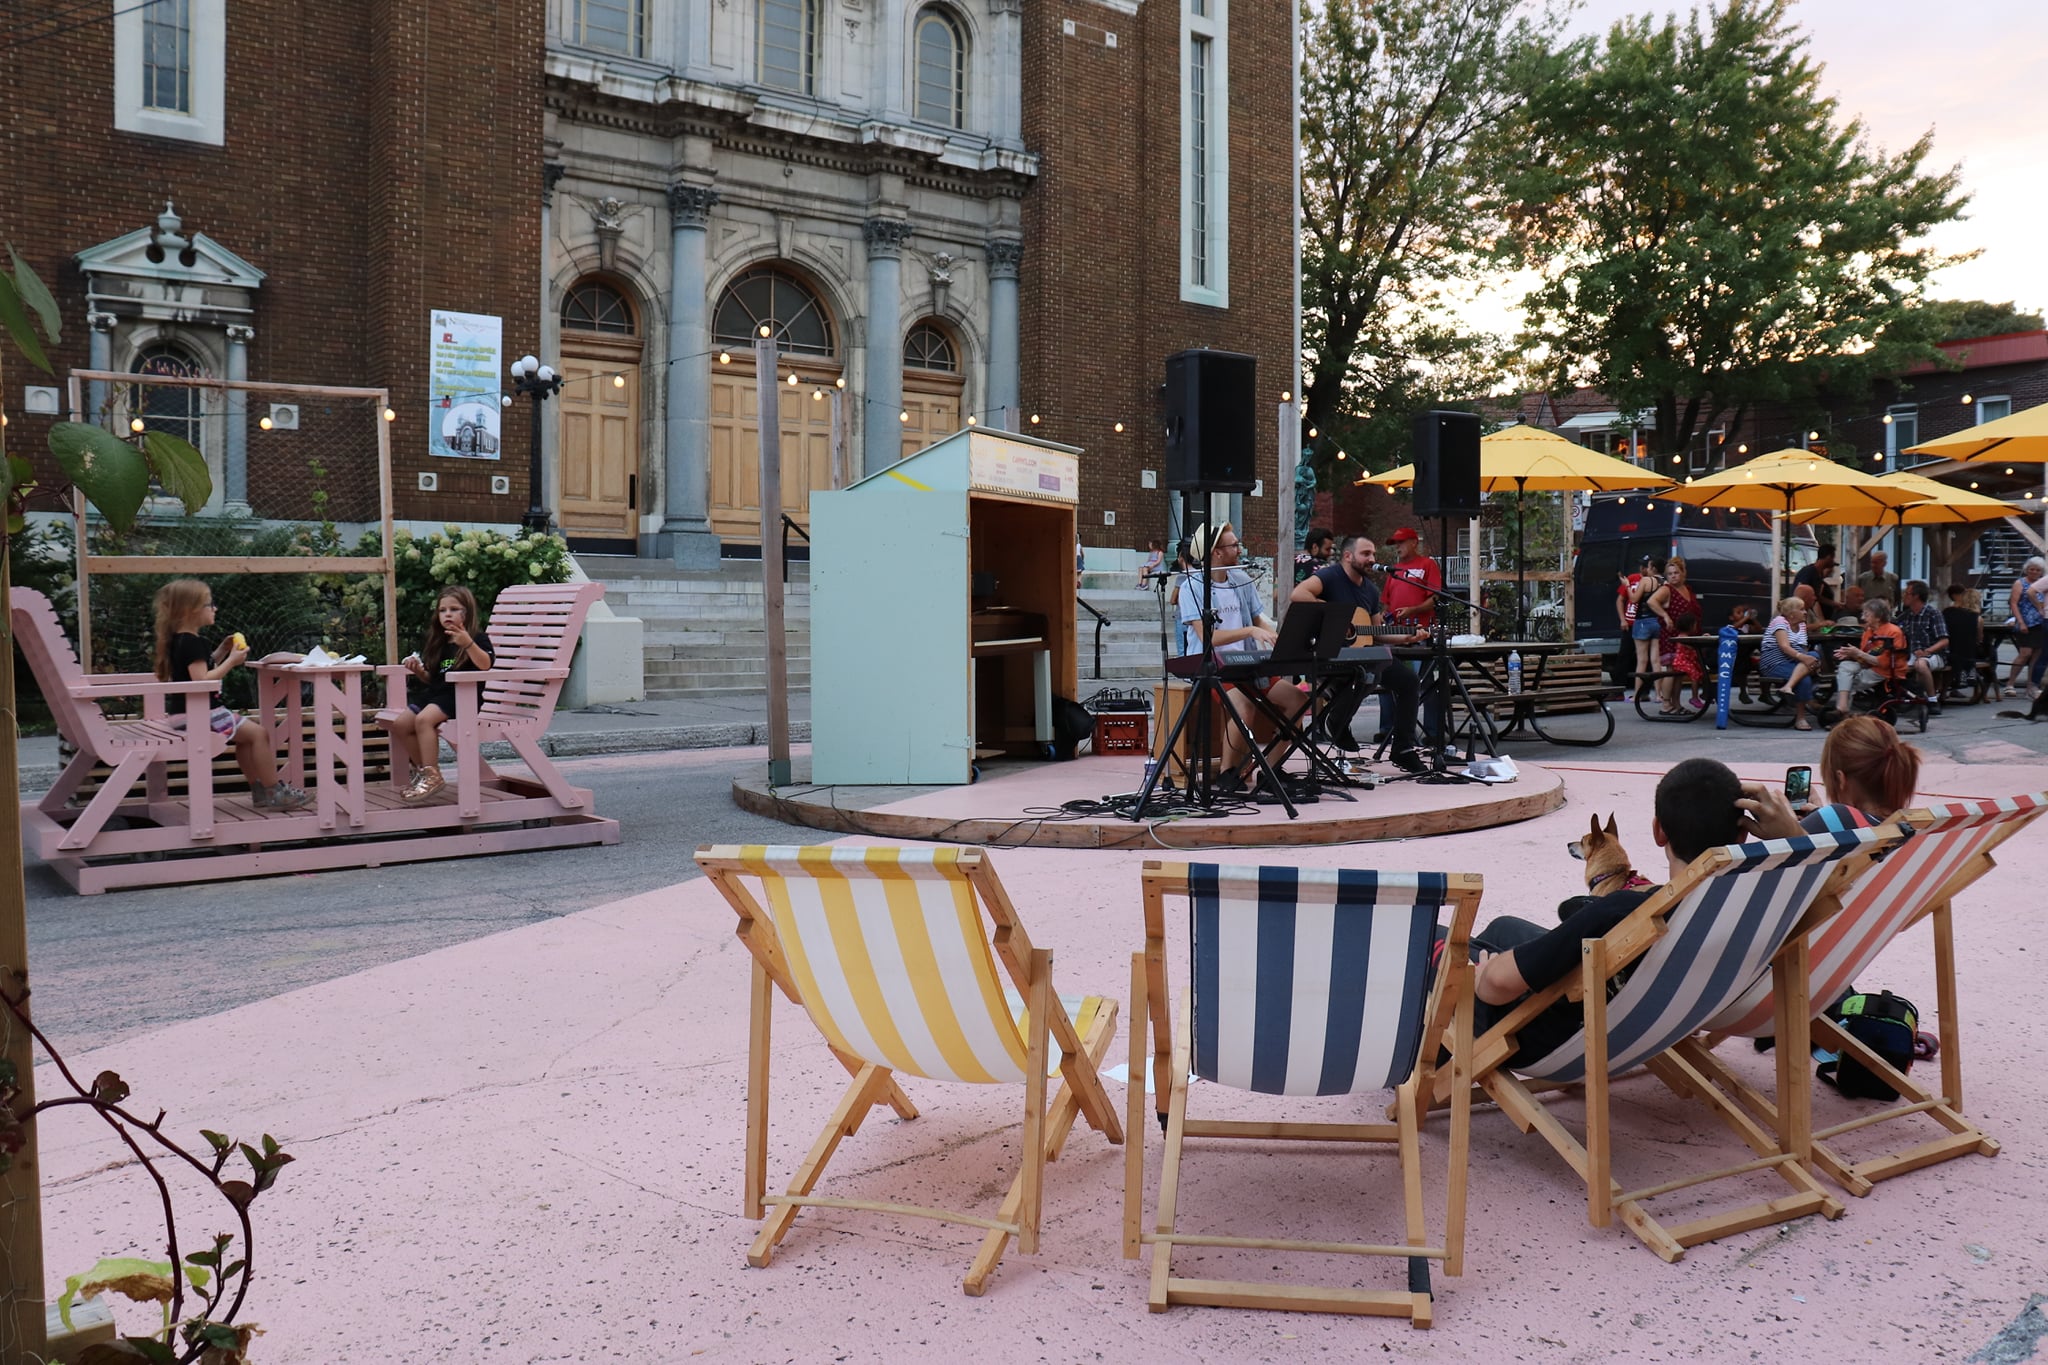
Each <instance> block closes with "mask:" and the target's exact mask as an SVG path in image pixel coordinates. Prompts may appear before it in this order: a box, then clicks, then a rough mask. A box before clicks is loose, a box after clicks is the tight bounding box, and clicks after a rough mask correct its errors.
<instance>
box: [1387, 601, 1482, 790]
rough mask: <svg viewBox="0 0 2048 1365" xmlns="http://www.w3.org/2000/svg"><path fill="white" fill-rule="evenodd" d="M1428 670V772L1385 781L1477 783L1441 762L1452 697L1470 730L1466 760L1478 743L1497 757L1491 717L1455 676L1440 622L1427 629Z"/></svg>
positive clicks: (1475, 609) (1466, 605)
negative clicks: (1431, 727) (1432, 710)
mask: <svg viewBox="0 0 2048 1365" xmlns="http://www.w3.org/2000/svg"><path fill="white" fill-rule="evenodd" d="M1403 581H1405V582H1406V583H1407V584H1408V586H1410V587H1412V588H1419V589H1421V590H1422V591H1423V592H1426V593H1428V594H1429V595H1430V596H1431V597H1433V598H1439V599H1441V600H1442V601H1444V602H1446V603H1450V604H1452V605H1454V606H1460V607H1464V608H1465V609H1467V610H1468V611H1471V612H1475V613H1477V614H1478V615H1480V616H1483V617H1494V616H1498V615H1500V613H1499V612H1496V611H1494V610H1492V609H1491V608H1488V607H1481V606H1476V605H1474V604H1473V603H1470V602H1466V601H1464V600H1463V599H1462V598H1459V597H1455V596H1453V595H1452V594H1450V593H1448V592H1445V591H1444V590H1443V589H1441V588H1432V587H1430V586H1429V585H1428V584H1427V583H1417V582H1416V581H1415V580H1413V579H1405V580H1403ZM1428 669H1429V671H1430V673H1431V675H1432V676H1431V681H1432V682H1433V684H1434V686H1435V689H1436V711H1437V735H1436V738H1435V739H1434V740H1433V741H1432V742H1431V743H1430V744H1429V745H1428V752H1429V771H1428V772H1424V773H1416V774H1414V775H1413V777H1412V778H1409V777H1394V778H1389V779H1387V780H1388V781H1390V782H1405V781H1410V780H1412V781H1416V782H1421V783H1425V784H1432V785H1440V784H1445V783H1452V782H1476V781H1478V780H1479V779H1478V778H1476V777H1467V776H1466V775H1465V774H1463V773H1457V772H1452V771H1451V769H1450V765H1449V764H1448V763H1446V762H1445V761H1444V750H1445V748H1447V747H1448V746H1449V744H1450V742H1451V740H1452V738H1453V736H1454V734H1455V732H1454V731H1453V729H1452V727H1451V706H1452V700H1453V698H1454V697H1455V698H1456V700H1458V701H1462V702H1463V703H1464V704H1465V716H1466V725H1467V726H1468V727H1469V728H1470V731H1471V742H1470V743H1468V744H1467V745H1466V746H1465V753H1466V755H1467V757H1470V756H1471V755H1472V754H1474V753H1477V752H1479V749H1480V746H1481V744H1482V743H1483V744H1484V746H1485V750H1486V753H1487V755H1488V756H1489V757H1495V758H1497V757H1499V756H1500V736H1499V734H1498V733H1497V732H1496V731H1495V730H1494V728H1493V717H1492V716H1491V715H1489V714H1487V711H1486V709H1485V708H1484V707H1483V706H1481V705H1479V704H1478V703H1476V702H1474V701H1473V700H1472V693H1471V691H1470V690H1469V689H1467V688H1466V686H1465V680H1464V679H1463V678H1462V677H1460V676H1459V675H1458V666H1457V663H1456V661H1454V660H1453V659H1452V658H1451V632H1450V627H1448V626H1446V625H1445V624H1444V623H1443V621H1442V620H1441V619H1438V620H1435V621H1432V622H1431V623H1430V626H1429V663H1428ZM1424 728H1425V729H1426V728H1427V726H1426V725H1425V727H1424Z"/></svg>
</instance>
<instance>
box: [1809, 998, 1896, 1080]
mask: <svg viewBox="0 0 2048 1365" xmlns="http://www.w3.org/2000/svg"><path fill="white" fill-rule="evenodd" d="M1827 1017H1828V1018H1830V1019H1832V1020H1834V1021H1835V1022H1836V1023H1837V1024H1840V1025H1841V1026H1842V1031H1843V1032H1844V1033H1846V1034H1848V1035H1849V1036H1850V1037H1851V1038H1854V1039H1856V1040H1857V1041H1858V1042H1860V1043H1862V1044H1863V1045H1864V1046H1865V1047H1867V1048H1869V1049H1870V1050H1871V1051H1872V1052H1875V1053H1876V1054H1877V1055H1878V1056H1879V1057H1880V1058H1882V1059H1883V1060H1884V1063H1885V1065H1886V1066H1889V1067H1890V1068H1891V1069H1892V1070H1894V1071H1896V1072H1898V1073H1899V1074H1900V1075H1902V1076H1903V1075H1904V1074H1905V1073H1906V1072H1907V1071H1908V1070H1910V1069H1911V1068H1912V1065H1913V1036H1914V1033H1915V1032H1916V1031H1917V1030H1918V1029H1919V1027H1920V1011H1919V1010H1918V1009H1917V1008H1916V1007H1915V1006H1914V1004H1913V1002H1912V1001H1910V1000H1908V999H1906V998H1905V997H1904V996H1902V995H1893V994H1892V993H1891V992H1890V991H1880V992H1878V993H1877V994H1875V995H1872V994H1869V993H1867V992H1865V993H1858V994H1855V995H1845V996H1843V997H1842V998H1841V999H1840V1000H1837V1001H1836V1002H1835V1003H1834V1004H1833V1005H1832V1006H1830V1007H1829V1008H1828V1011H1827ZM1814 1074H1816V1075H1817V1076H1819V1077H1820V1079H1822V1080H1824V1081H1826V1082H1827V1083H1828V1084H1829V1085H1832V1086H1833V1087H1835V1089H1837V1090H1839V1091H1841V1092H1842V1093H1843V1094H1844V1095H1847V1096H1849V1097H1850V1098H1852V1099H1859V1100H1895V1099H1897V1098H1898V1097H1899V1092H1898V1091H1896V1090H1894V1089H1893V1088H1892V1087H1891V1086H1889V1085H1887V1084H1886V1083H1885V1082H1884V1081H1883V1080H1881V1079H1880V1078H1879V1077H1878V1076H1877V1074H1876V1073H1875V1072H1873V1071H1871V1069H1870V1068H1869V1067H1867V1066H1865V1065H1863V1063H1861V1062H1859V1061H1857V1060H1856V1058H1854V1057H1853V1056H1850V1055H1849V1054H1848V1053H1846V1052H1845V1053H1843V1054H1841V1055H1840V1056H1839V1057H1837V1058H1836V1059H1835V1060H1833V1061H1828V1062H1823V1063H1821V1065H1820V1069H1819V1070H1818V1071H1817V1072H1815V1073H1814Z"/></svg>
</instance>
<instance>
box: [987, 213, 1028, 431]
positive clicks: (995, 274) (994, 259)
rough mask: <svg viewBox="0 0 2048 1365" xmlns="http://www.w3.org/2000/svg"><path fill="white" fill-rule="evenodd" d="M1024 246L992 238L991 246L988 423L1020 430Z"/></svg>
mask: <svg viewBox="0 0 2048 1365" xmlns="http://www.w3.org/2000/svg"><path fill="white" fill-rule="evenodd" d="M1023 262H1024V244H1023V243H1022V242H1019V241H1013V240H1011V239H1008V238H1001V237H998V238H993V239H991V240H990V242H989V244H988V398H987V400H986V403H987V407H988V410H989V413H988V420H989V421H990V422H992V423H994V424H995V425H996V426H999V427H1002V428H1003V429H1005V430H1007V431H1015V430H1017V429H1018V422H1019V420H1020V419H1019V417H1018V413H1017V405H1018V402H1019V401H1020V400H1019V397H1018V389H1019V380H1018V371H1017V365H1018V343H1017V274H1018V270H1019V268H1020V267H1021V266H1022V265H1023Z"/></svg>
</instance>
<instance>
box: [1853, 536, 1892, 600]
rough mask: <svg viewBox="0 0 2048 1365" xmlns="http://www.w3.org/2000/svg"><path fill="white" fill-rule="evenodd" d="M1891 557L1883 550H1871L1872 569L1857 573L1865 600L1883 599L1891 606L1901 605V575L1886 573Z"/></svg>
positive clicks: (1858, 584)
mask: <svg viewBox="0 0 2048 1365" xmlns="http://www.w3.org/2000/svg"><path fill="white" fill-rule="evenodd" d="M1889 562H1890V557H1889V556H1888V555H1886V554H1885V552H1884V551H1883V550H1872V551H1871V552H1870V570H1869V572H1867V573H1860V574H1858V575H1856V586H1857V587H1859V588H1861V589H1863V600H1864V601H1866V602H1875V601H1878V600H1880V599H1882V600H1883V601H1884V602H1886V603H1887V604H1889V605H1891V606H1894V607H1896V606H1898V605H1899V576H1898V575H1897V574H1895V573H1886V572H1885V565H1886V564H1888V563H1889Z"/></svg>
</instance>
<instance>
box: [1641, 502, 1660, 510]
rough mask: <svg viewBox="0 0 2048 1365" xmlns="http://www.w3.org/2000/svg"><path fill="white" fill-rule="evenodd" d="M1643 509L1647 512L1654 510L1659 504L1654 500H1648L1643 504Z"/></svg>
mask: <svg viewBox="0 0 2048 1365" xmlns="http://www.w3.org/2000/svg"><path fill="white" fill-rule="evenodd" d="M1643 510H1644V511H1645V512H1654V511H1656V510H1657V504H1656V503H1654V502H1646V503H1644V504H1643Z"/></svg>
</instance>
